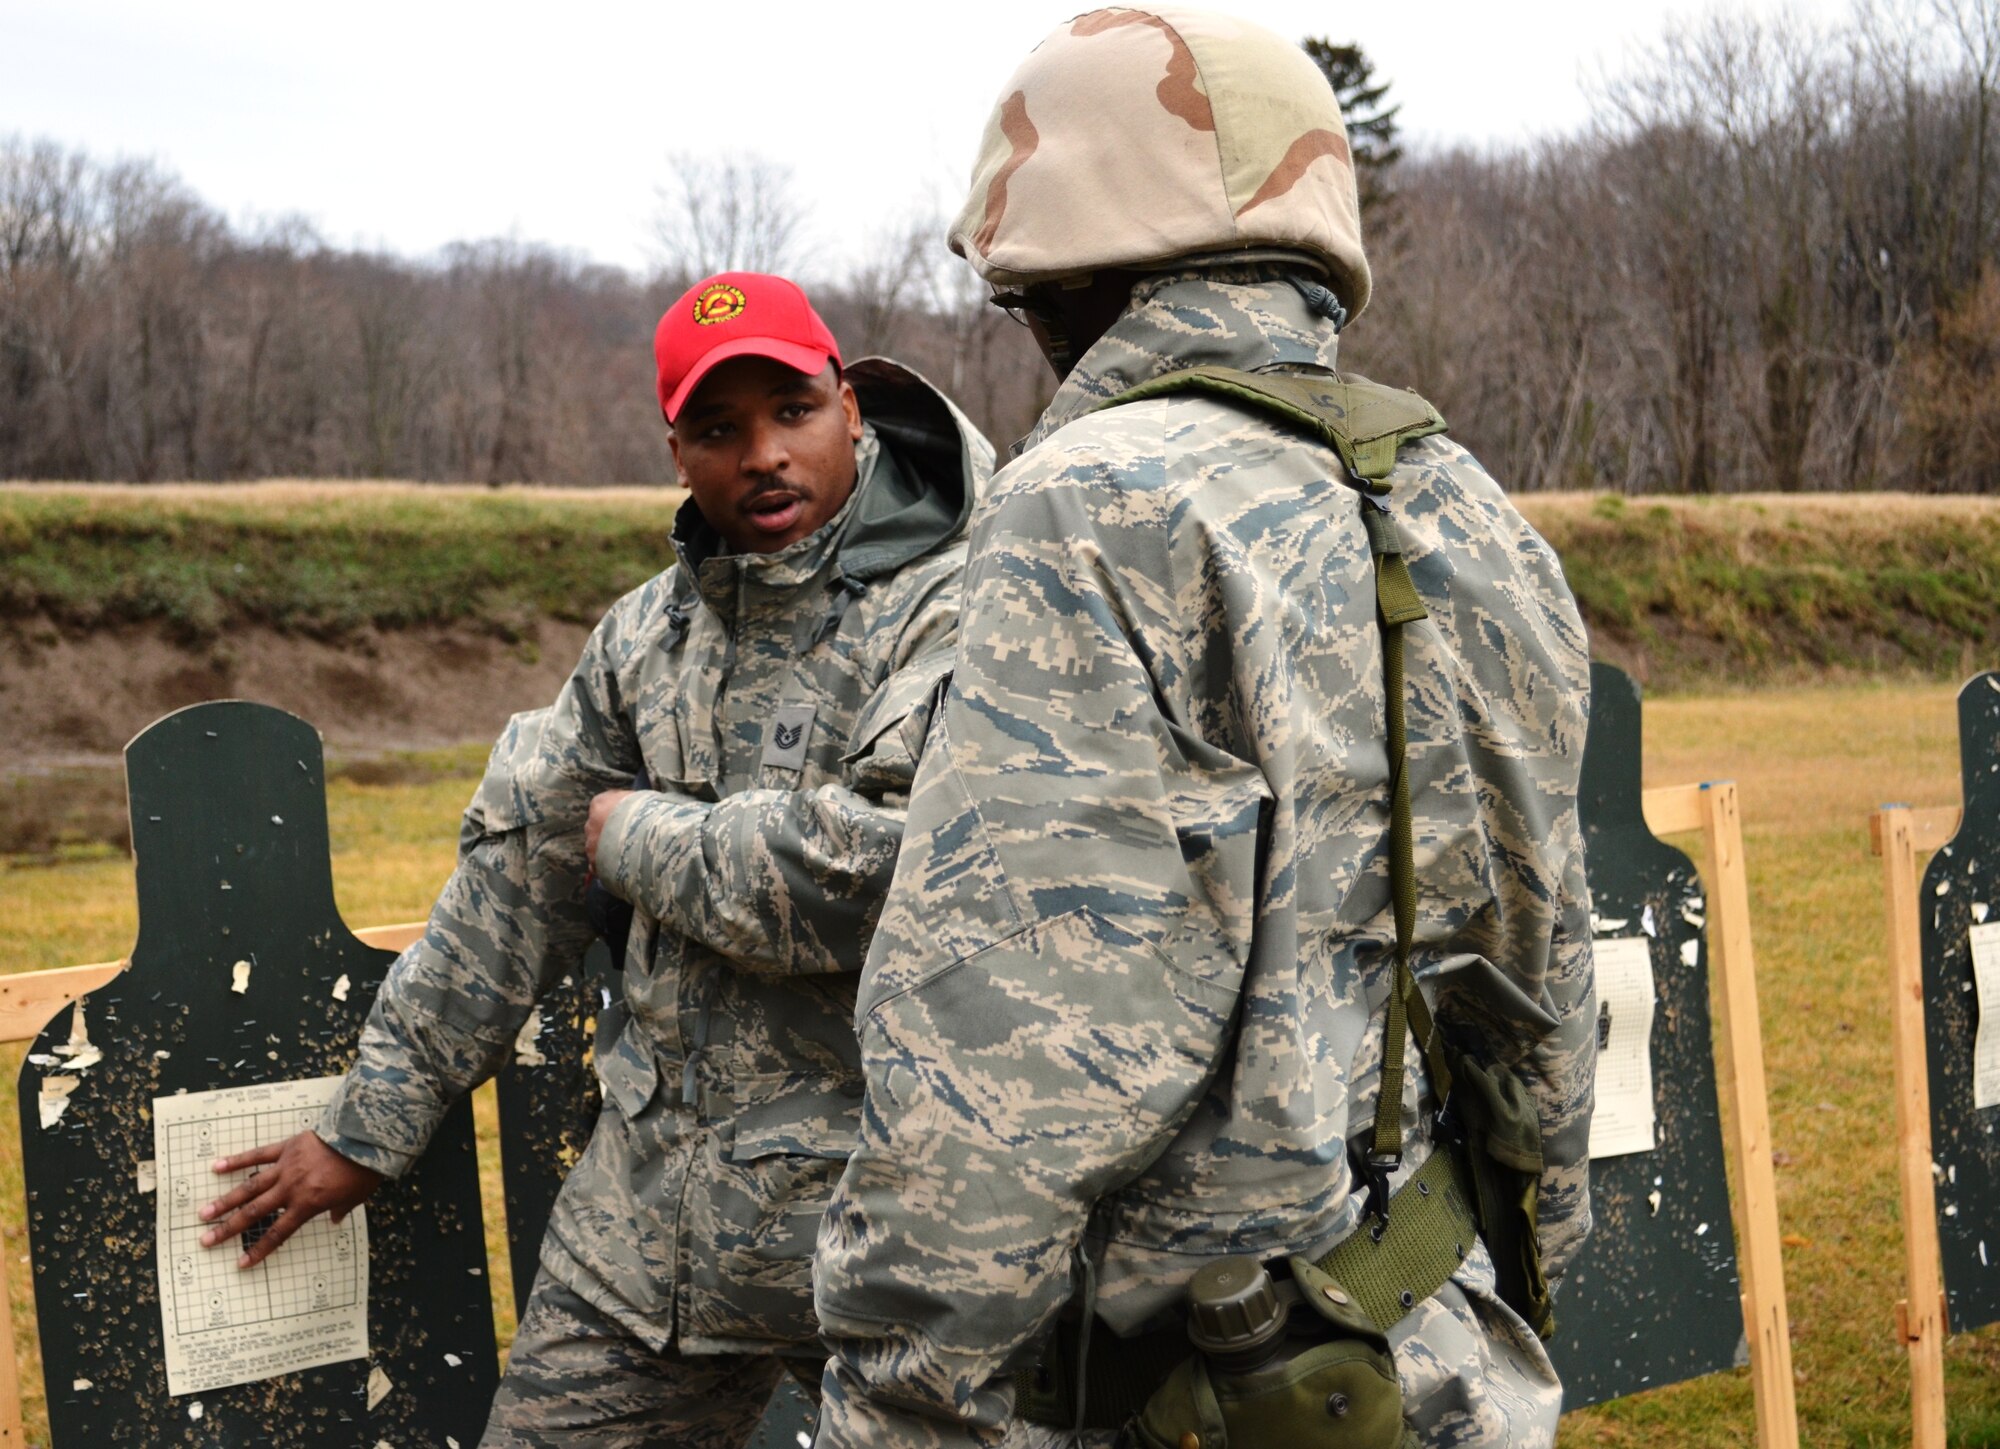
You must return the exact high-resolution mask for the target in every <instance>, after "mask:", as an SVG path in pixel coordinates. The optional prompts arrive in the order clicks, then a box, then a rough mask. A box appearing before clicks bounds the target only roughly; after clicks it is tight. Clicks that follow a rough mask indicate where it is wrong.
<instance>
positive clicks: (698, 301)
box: [653, 272, 840, 423]
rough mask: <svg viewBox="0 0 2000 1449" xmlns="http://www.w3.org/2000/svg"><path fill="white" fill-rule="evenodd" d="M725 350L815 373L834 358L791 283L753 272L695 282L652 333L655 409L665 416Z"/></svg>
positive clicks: (821, 326)
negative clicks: (656, 389) (656, 387)
mask: <svg viewBox="0 0 2000 1449" xmlns="http://www.w3.org/2000/svg"><path fill="white" fill-rule="evenodd" d="M732 357H768V358H770V359H772V360H773V361H774V362H782V363H783V364H784V365H785V366H787V367H790V368H794V369H796V370H797V371H799V372H803V373H808V374H816V373H818V372H819V371H820V370H821V369H823V368H824V367H825V366H826V365H827V363H828V362H832V363H833V364H834V365H835V366H836V367H837V366H839V365H840V344H839V343H837V342H835V341H834V340H833V333H832V331H831V330H830V329H829V328H828V327H827V325H826V323H825V322H823V321H821V320H820V315H819V313H817V312H815V311H813V308H812V303H810V302H808V301H807V300H806V294H805V293H804V292H802V291H800V290H799V287H798V284H797V283H796V282H789V281H786V280H785V279H784V278H783V277H770V276H765V275H764V274H763V273H761V272H723V273H721V274H719V275H717V276H713V277H710V278H708V279H707V280H706V281H702V282H696V283H695V284H694V285H693V286H692V287H689V288H688V289H687V291H686V292H685V293H684V294H682V296H681V299H680V300H679V301H678V302H675V303H674V305H673V306H671V307H669V308H667V311H666V315H665V316H663V317H662V318H660V325H659V327H658V329H657V330H656V331H655V332H654V333H653V361H654V362H655V363H656V364H658V367H659V387H660V411H661V412H663V413H665V414H666V418H667V421H668V422H669V423H671V422H673V420H674V417H675V415H676V414H678V413H679V412H680V410H681V404H682V403H684V402H686V401H687V399H688V394H689V393H691V392H693V391H694V390H695V387H696V385H697V384H699V383H700V382H701V380H702V379H703V378H704V377H706V376H708V374H709V371H710V369H712V368H714V367H715V366H716V365H717V364H718V363H722V362H727V361H728V360H729V359H730V358H732Z"/></svg>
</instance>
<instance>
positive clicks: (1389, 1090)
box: [1105, 367, 1554, 1337]
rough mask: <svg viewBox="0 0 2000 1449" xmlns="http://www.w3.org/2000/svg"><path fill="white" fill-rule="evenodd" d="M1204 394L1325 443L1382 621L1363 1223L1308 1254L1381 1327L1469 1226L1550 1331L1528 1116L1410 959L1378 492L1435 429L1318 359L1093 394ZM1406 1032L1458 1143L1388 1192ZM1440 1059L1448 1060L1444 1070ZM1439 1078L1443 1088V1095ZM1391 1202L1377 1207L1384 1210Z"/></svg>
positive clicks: (1434, 414)
mask: <svg viewBox="0 0 2000 1449" xmlns="http://www.w3.org/2000/svg"><path fill="white" fill-rule="evenodd" d="M1190 392H1193V393H1204V394H1207V395H1209V396H1211V397H1214V398H1217V399H1218V400H1221V401H1225V402H1233V403H1235V404H1237V405H1239V406H1242V407H1247V408H1249V409H1251V410H1252V411H1256V412H1261V413H1264V414H1266V415H1270V416H1275V417H1276V418H1278V419H1279V420H1281V421H1283V422H1286V423H1288V424H1290V425H1291V426H1292V427H1294V428H1296V429H1297V430H1298V431H1300V432H1302V433H1305V434H1306V435H1308V436H1310V437H1313V438H1315V439H1317V440H1319V441H1321V442H1323V443H1325V444H1327V445H1329V446H1331V447H1332V448H1333V449H1334V450H1335V451H1336V452H1337V453H1338V454H1339V455H1340V460H1341V462H1342V463H1343V464H1344V465H1345V466H1346V470H1347V476H1346V477H1345V478H1344V479H1342V480H1341V481H1342V482H1344V483H1346V484H1347V485H1348V486H1349V487H1352V488H1353V489H1354V490H1355V491H1356V492H1357V493H1358V494H1359V495H1360V499H1361V519H1362V522H1363V524H1364V525H1365V526H1366V527H1367V530H1368V547H1369V552H1370V554H1371V555H1372V557H1373V559H1374V573H1375V612H1376V623H1377V626H1378V627H1379V629H1380V630H1381V634H1382V676H1383V696H1384V712H1385V715H1386V718H1387V724H1388V735H1389V738H1388V755H1389V769H1390V797H1389V887H1390V895H1391V897H1392V901H1393V905H1394V911H1395V923H1396V963H1395V975H1394V980H1393V983H1392V985H1391V988H1390V992H1389V1000H1388V1003H1387V1007H1386V1017H1387V1020H1386V1024H1385V1030H1384V1034H1383V1050H1382V1072H1381V1084H1380V1089H1379V1092H1378V1094H1377V1099H1376V1108H1375V1124H1374V1130H1373V1132H1372V1134H1371V1136H1370V1139H1369V1145H1368V1151H1367V1154H1366V1160H1365V1162H1363V1163H1362V1164H1360V1168H1361V1176H1362V1177H1363V1178H1364V1180H1365V1182H1366V1184H1367V1188H1368V1200H1367V1206H1366V1213H1365V1218H1364V1221H1365V1220H1366V1219H1373V1221H1372V1222H1370V1223H1368V1226H1367V1227H1366V1229H1365V1230H1364V1231H1357V1232H1355V1233H1353V1234H1351V1235H1350V1236H1349V1237H1348V1238H1347V1239H1345V1240H1344V1241H1343V1242H1341V1243H1340V1244H1339V1245H1338V1246H1337V1247H1335V1248H1334V1249H1333V1251H1332V1252H1330V1253H1328V1254H1327V1255H1326V1256H1325V1257H1323V1258H1321V1259H1320V1260H1319V1261H1318V1262H1317V1263H1316V1264H1314V1266H1315V1267H1316V1268H1318V1269H1319V1271H1321V1272H1323V1273H1326V1274H1327V1275H1328V1276H1330V1277H1332V1278H1334V1279H1335V1280H1336V1281H1338V1282H1339V1283H1341V1284H1343V1285H1345V1286H1346V1287H1347V1288H1348V1289H1349V1290H1350V1291H1351V1292H1352V1293H1353V1294H1354V1296H1355V1299H1356V1301H1357V1302H1358V1303H1359V1305H1360V1306H1361V1307H1362V1308H1363V1309H1365V1310H1366V1311H1367V1313H1368V1315H1369V1317H1370V1318H1372V1319H1374V1320H1375V1322H1376V1323H1377V1324H1379V1325H1380V1326H1382V1327H1383V1328H1385V1329H1386V1328H1387V1327H1388V1326H1390V1325H1391V1324H1394V1323H1396V1322H1397V1321H1399V1320H1400V1319H1401V1318H1402V1317H1403V1316H1404V1314H1406V1313H1407V1312H1408V1311H1409V1310H1410V1308H1411V1307H1412V1306H1413V1305H1414V1304H1415V1303H1417V1302H1421V1301H1422V1300H1423V1299H1425V1298H1428V1297H1429V1296H1430V1295H1431V1294H1432V1293H1435V1292H1436V1291H1437V1289H1438V1288H1439V1287H1440V1286H1442V1284H1443V1283H1444V1281H1445V1280H1446V1279H1447V1278H1449V1277H1450V1276H1451V1273H1452V1271H1453V1270H1454V1269H1455V1268H1456V1267H1457V1266H1458V1264H1459V1263H1460V1262H1461V1261H1463V1259H1464V1258H1465V1255H1466V1254H1467V1252H1469V1251H1470V1249H1471V1245H1472V1238H1473V1236H1474V1234H1475V1233H1476V1232H1479V1233H1483V1235H1484V1237H1485V1240H1486V1243H1487V1246H1488V1248H1489V1250H1490V1251H1491V1252H1492V1255H1493V1258H1494V1263H1495V1267H1496V1270H1497V1272H1498V1275H1499V1285H1500V1290H1501V1295H1502V1296H1503V1297H1504V1298H1505V1299H1506V1300H1507V1301H1508V1302H1509V1303H1510V1304H1511V1305H1513V1306H1514V1308H1515V1309H1516V1310H1517V1311H1518V1312H1520V1313H1521V1315H1522V1316H1523V1317H1524V1318H1525V1319H1526V1320H1527V1321H1528V1322H1529V1324H1530V1325H1532V1326H1533V1327H1534V1328H1535V1329H1536V1330H1537V1331H1538V1332H1540V1333H1541V1334H1542V1335H1543V1337H1547V1336H1548V1335H1549V1333H1551V1332H1553V1329H1554V1318H1553V1315H1552V1314H1551V1313H1550V1311H1549V1300H1548V1288H1547V1284H1546V1283H1545V1282H1544V1281H1543V1279H1542V1275H1541V1267H1540V1261H1539V1253H1538V1248H1537V1243H1536V1238H1535V1231H1534V1227H1535V1201H1536V1194H1537V1192H1538V1190H1539V1180H1540V1174H1541V1165H1542V1164H1541V1134H1540V1122H1539V1118H1538V1116H1537V1114H1536V1112H1535V1109H1534V1104H1533V1103H1532V1102H1531V1101H1530V1100H1529V1099H1528V1097H1527V1094H1526V1092H1525V1091H1524V1090H1523V1089H1522V1088H1521V1086H1520V1084H1519V1082H1518V1081H1517V1080H1516V1079H1515V1077H1514V1075H1513V1073H1511V1072H1509V1071H1507V1070H1505V1069H1504V1068H1489V1067H1487V1066H1485V1065H1483V1064H1481V1063H1478V1062H1475V1061H1471V1060H1469V1059H1466V1058H1463V1057H1459V1058H1457V1059H1456V1060H1452V1059H1448V1055H1447V1050H1446V1047H1445V1043H1444V1041H1443V1039H1442V1037H1441V1036H1440V1035H1439V1034H1438V1031H1437V1026H1436V1023H1435V1022H1434V1021H1433V1020H1432V1018H1431V1012H1430V1006H1429V1004H1428V1003H1427V1002H1426V1001H1425V1000H1424V995H1423V992H1422V991H1421V990H1419V989H1418V986H1417V982H1416V976H1415V974H1414V973H1413V972H1412V971H1411V969H1410V946H1411V940H1412V938H1413V936H1414V934H1415V931H1416V915H1417V885H1416V865H1415V859H1414V856H1415V842H1414V831H1413V828H1412V825H1411V820H1410V782H1409V775H1408V768H1407V765H1408V760H1407V755H1408V732H1407V725H1406V720H1405V717H1404V702H1405V695H1406V688H1405V679H1404V658H1403V656H1404V637H1403V631H1404V627H1405V626H1406V625H1408V624H1413V623H1415V622H1416V621H1417V620H1419V619H1423V618H1426V617H1428V614H1427V611H1426V610H1425V608H1424V604H1423V600H1422V598H1421V597H1420V596H1419V595H1418V593H1417V589H1416V585H1415V583H1414V582H1413V581H1412V580H1411V578H1410V570H1409V567H1408V565H1407V564H1406V563H1405V562H1404V558H1403V544H1402V539H1401V536H1400V535H1399V533H1398V532H1397V529H1396V523H1395V519H1394V518H1393V517H1392V516H1391V515H1390V513H1389V510H1388V508H1387V506H1386V505H1385V504H1384V502H1383V499H1384V497H1385V496H1386V495H1387V494H1388V492H1389V486H1390V485H1389V475H1390V473H1391V472H1392V471H1393V470H1394V468H1395V466H1396V455H1397V453H1398V451H1399V450H1400V449H1401V448H1402V447H1403V445H1404V444H1405V443H1409V442H1412V441H1414V440H1415V439H1418V438H1424V437H1429V436H1430V435H1432V434H1434V433H1441V432H1443V431H1444V428H1445V421H1444V418H1443V417H1442V416H1441V415H1440V414H1439V413H1438V410H1437V409H1436V408H1434V407H1432V406H1431V405H1430V403H1428V402H1426V401H1425V400H1424V399H1423V398H1421V397H1419V396H1418V395H1417V394H1416V393H1414V392H1410V391H1407V390H1404V389H1398V388H1391V387H1384V386H1382V385H1381V384H1379V383H1373V382H1370V381H1368V380H1367V379H1366V378H1363V377H1356V376H1354V375H1352V374H1334V373H1254V372H1240V371H1237V370H1236V369H1234V368H1225V367H1196V368H1188V369H1185V370H1183V371H1180V372H1171V373H1167V374H1165V375H1164V376H1161V377H1156V378H1153V379H1152V380H1150V381H1148V382H1144V383H1141V384H1140V385H1139V386H1137V387H1134V388H1132V389H1130V390H1129V391H1127V392H1124V393H1121V394H1120V395H1119V396H1117V397H1115V398H1113V399H1111V400H1110V402H1108V403H1106V404H1105V406H1107V407H1110V406H1115V405H1118V404H1122V403H1128V402H1139V401H1142V400H1145V399H1147V398H1157V397H1164V396H1169V395H1173V394H1182V393H1190ZM1412 1031H1414V1033H1415V1035H1416V1039H1417V1042H1418V1045H1419V1046H1420V1048H1421V1049H1422V1051H1423V1054H1424V1063H1425V1065H1426V1067H1427V1068H1428V1069H1429V1072H1430V1078H1431V1087H1432V1091H1433V1093H1434V1095H1435V1097H1436V1100H1437V1101H1439V1102H1440V1103H1445V1104H1447V1108H1446V1112H1445V1113H1444V1114H1441V1116H1449V1117H1450V1118H1452V1119H1454V1120H1452V1121H1450V1122H1449V1123H1448V1124H1447V1125H1449V1126H1451V1127H1452V1128H1453V1131H1454V1135H1456V1136H1458V1137H1459V1138H1461V1139H1462V1141H1463V1143H1464V1148H1465V1150H1464V1151H1463V1152H1461V1151H1460V1150H1459V1149H1458V1148H1457V1147H1456V1146H1450V1147H1448V1146H1446V1145H1445V1144H1444V1143H1442V1142H1441V1143H1440V1144H1439V1148H1438V1150H1437V1151H1436V1152H1434V1153H1433V1154H1432V1156H1431V1158H1430V1160H1429V1161H1428V1162H1426V1163H1425V1165H1424V1166H1423V1167H1422V1168H1420V1169H1419V1170H1418V1172H1417V1173H1416V1174H1415V1176H1414V1177H1412V1178H1411V1180H1410V1181H1409V1182H1407V1183H1405V1184H1403V1186H1402V1187H1401V1188H1399V1189H1398V1190H1397V1191H1396V1192H1395V1193H1394V1194H1393V1197H1392V1195H1391V1193H1390V1191H1389V1186H1388V1179H1389V1176H1390V1175H1391V1174H1392V1173H1394V1172H1395V1171H1396V1170H1397V1168H1398V1167H1400V1166H1401V1164H1402V1157H1403V1120H1402V1116H1403V1060H1404V1051H1405V1046H1406V1043H1407V1041H1408V1039H1409V1035H1410V1033H1411V1032H1412ZM1454 1068H1455V1069H1454ZM1454 1087H1457V1088H1458V1089H1459V1090H1458V1091H1457V1093H1456V1095H1455V1097H1454ZM1392 1207H1393V1212H1392Z"/></svg>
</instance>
